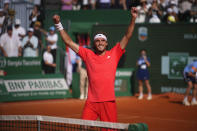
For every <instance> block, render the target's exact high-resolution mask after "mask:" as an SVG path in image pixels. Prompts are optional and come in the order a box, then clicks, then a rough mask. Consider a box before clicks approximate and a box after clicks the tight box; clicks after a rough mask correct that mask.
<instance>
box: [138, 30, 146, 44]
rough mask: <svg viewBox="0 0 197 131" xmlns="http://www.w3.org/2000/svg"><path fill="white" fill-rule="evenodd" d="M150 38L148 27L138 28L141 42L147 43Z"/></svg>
mask: <svg viewBox="0 0 197 131" xmlns="http://www.w3.org/2000/svg"><path fill="white" fill-rule="evenodd" d="M147 38H148V28H146V27H139V28H138V39H139V40H140V41H142V42H143V41H145V40H147Z"/></svg>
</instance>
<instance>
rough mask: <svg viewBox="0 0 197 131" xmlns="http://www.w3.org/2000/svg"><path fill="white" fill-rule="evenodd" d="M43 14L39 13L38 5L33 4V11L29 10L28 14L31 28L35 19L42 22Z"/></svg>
mask: <svg viewBox="0 0 197 131" xmlns="http://www.w3.org/2000/svg"><path fill="white" fill-rule="evenodd" d="M42 17H43V16H42V15H41V13H40V9H39V6H38V5H35V6H34V8H33V11H32V12H31V14H30V16H29V21H30V27H32V28H33V26H34V23H35V22H36V21H40V22H41V23H42V21H43V18H42Z"/></svg>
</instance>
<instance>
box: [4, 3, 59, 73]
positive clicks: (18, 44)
mask: <svg viewBox="0 0 197 131" xmlns="http://www.w3.org/2000/svg"><path fill="white" fill-rule="evenodd" d="M9 5H10V0H4V2H3V8H1V9H0V55H1V56H3V57H38V56H42V57H43V70H44V72H45V73H54V72H55V67H56V64H55V62H56V49H57V40H58V35H57V34H56V33H55V27H54V26H51V27H50V29H49V32H46V31H45V30H44V29H42V27H43V18H44V17H43V15H42V13H41V10H40V7H39V5H34V7H33V9H32V11H31V13H30V14H29V21H30V24H29V27H28V29H27V31H26V29H25V28H23V27H22V25H21V20H20V19H19V18H16V17H14V15H15V11H14V10H11V9H10V8H9ZM43 35H44V36H45V38H46V49H44V46H43V45H44V44H43V40H42V38H43ZM45 50H46V51H45ZM42 52H43V53H42Z"/></svg>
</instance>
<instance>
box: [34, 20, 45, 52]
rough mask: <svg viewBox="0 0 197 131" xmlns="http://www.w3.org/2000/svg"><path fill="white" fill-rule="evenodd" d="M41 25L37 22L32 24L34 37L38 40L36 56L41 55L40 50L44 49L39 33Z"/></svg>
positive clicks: (40, 33)
mask: <svg viewBox="0 0 197 131" xmlns="http://www.w3.org/2000/svg"><path fill="white" fill-rule="evenodd" d="M40 28H41V23H40V22H39V21H36V22H35V24H34V36H36V37H37V38H38V54H41V53H42V50H43V48H44V45H43V42H42V37H43V35H42V32H41V31H40Z"/></svg>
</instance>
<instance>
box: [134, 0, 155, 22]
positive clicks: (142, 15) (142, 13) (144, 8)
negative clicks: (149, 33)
mask: <svg viewBox="0 0 197 131" xmlns="http://www.w3.org/2000/svg"><path fill="white" fill-rule="evenodd" d="M150 7H151V4H147V1H146V0H140V5H139V6H137V9H138V17H137V19H136V21H135V22H136V23H144V22H146V19H147V18H146V17H147V13H148V10H149V8H150Z"/></svg>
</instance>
